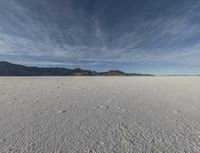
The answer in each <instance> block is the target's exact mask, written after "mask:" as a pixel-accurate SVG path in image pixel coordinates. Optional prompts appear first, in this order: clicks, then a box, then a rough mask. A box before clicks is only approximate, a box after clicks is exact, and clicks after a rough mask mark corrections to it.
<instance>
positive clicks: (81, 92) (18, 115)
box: [0, 77, 200, 153]
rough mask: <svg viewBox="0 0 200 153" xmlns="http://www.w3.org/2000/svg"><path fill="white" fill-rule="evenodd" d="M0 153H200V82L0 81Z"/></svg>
mask: <svg viewBox="0 0 200 153" xmlns="http://www.w3.org/2000/svg"><path fill="white" fill-rule="evenodd" d="M0 152H1V153H6V152H15V153H18V152H19V153H21V152H22V153H23V152H28V153H31V152H32V153H51V152H53V153H54V152H55V153H57V152H58V153H65V152H69V153H73V152H80V153H95V152H97V153H101V152H105V153H112V152H114V153H128V152H130V153H131V152H135V153H142V152H147V153H148V152H156V153H157V152H163V153H164V152H165V153H172V152H174V153H179V152H180V153H181V152H196V153H197V152H200V78H198V77H21V78H20V77H7V78H6V77H4V78H0Z"/></svg>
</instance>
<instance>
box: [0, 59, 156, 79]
mask: <svg viewBox="0 0 200 153" xmlns="http://www.w3.org/2000/svg"><path fill="white" fill-rule="evenodd" d="M0 76H153V75H150V74H137V73H125V72H122V71H119V70H110V71H108V72H96V71H91V70H83V69H80V68H76V69H68V68H59V67H50V68H42V67H28V66H23V65H17V64H13V63H9V62H5V61H1V62H0Z"/></svg>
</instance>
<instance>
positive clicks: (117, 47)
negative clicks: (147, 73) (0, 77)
mask: <svg viewBox="0 0 200 153" xmlns="http://www.w3.org/2000/svg"><path fill="white" fill-rule="evenodd" d="M198 4H200V2H197V1H190V2H189V1H186V0H183V1H179V0H177V1H172V0H170V1H165V0H163V2H161V1H158V0H154V1H153V2H151V3H150V2H147V1H141V2H137V1H131V0H130V1H129V0H127V1H126V2H124V1H122V0H117V1H113V0H110V1H105V0H103V1H102V2H99V1H97V0H94V1H93V2H91V1H89V0H86V1H85V2H84V3H83V2H82V1H80V0H75V1H74V0H60V1H59V2H55V1H53V0H48V1H47V0H44V1H40V0H35V1H29V2H28V1H25V0H9V1H2V2H0V20H1V23H0V59H2V60H11V61H16V62H17V61H18V62H23V60H22V59H24V60H25V61H26V63H27V64H28V63H30V64H33V63H35V64H37V63H41V65H54V64H55V65H64V63H66V65H69V66H70V65H77V66H78V65H87V64H88V65H90V66H91V65H93V66H94V69H95V65H97V64H105V65H106V63H115V65H116V64H117V63H119V64H120V63H137V62H138V63H142V62H143V63H148V62H154V63H163V62H165V63H183V64H193V65H200V62H199V59H200V50H199V49H200V48H199V45H198V44H199V43H200V39H199V34H200V31H199V26H200V21H199V20H198V18H199V17H200V12H199V9H200V7H199V6H200V5H198ZM14 58H15V59H14ZM45 63H46V64H45ZM67 63H68V64H67ZM35 64H34V65H35Z"/></svg>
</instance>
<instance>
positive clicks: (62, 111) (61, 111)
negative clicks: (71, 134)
mask: <svg viewBox="0 0 200 153" xmlns="http://www.w3.org/2000/svg"><path fill="white" fill-rule="evenodd" d="M66 112H67V111H66V110H60V111H58V112H57V113H59V114H61V113H66Z"/></svg>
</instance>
